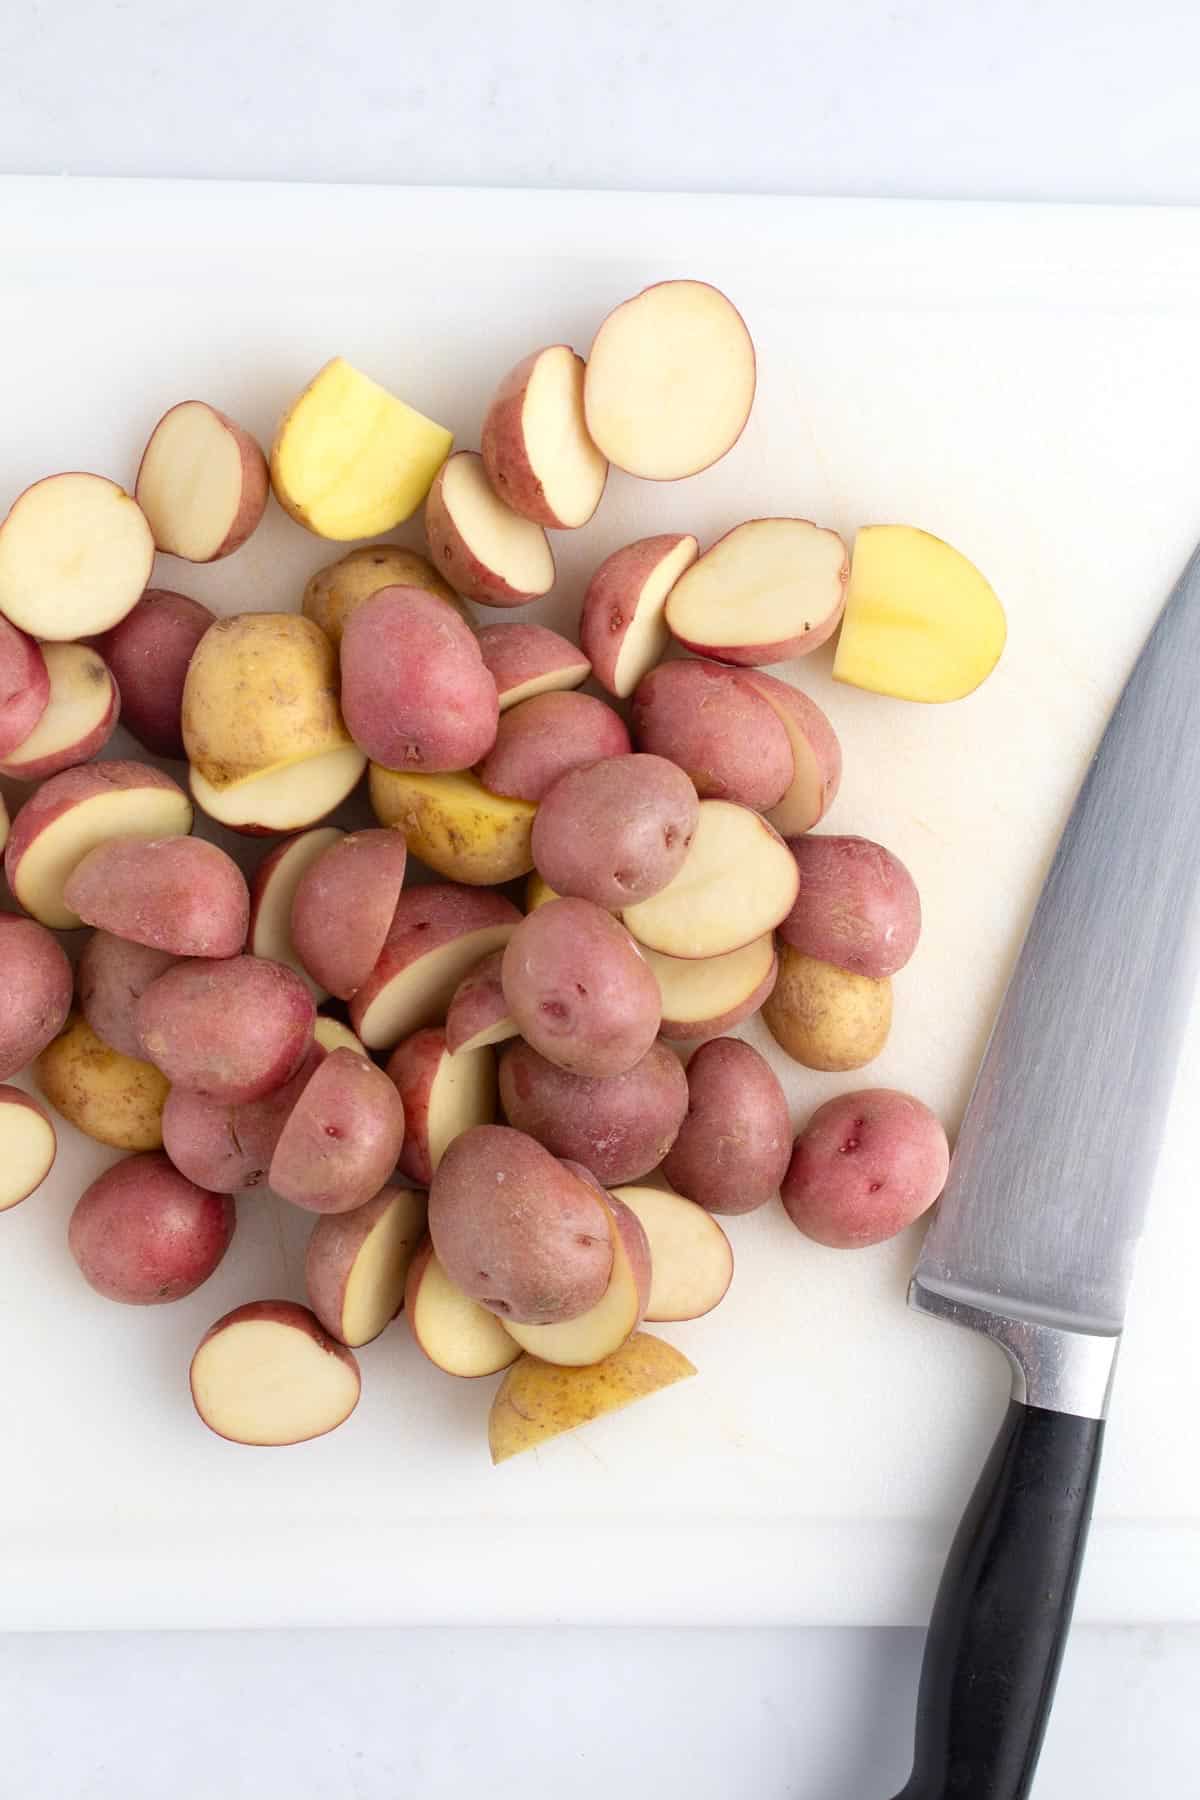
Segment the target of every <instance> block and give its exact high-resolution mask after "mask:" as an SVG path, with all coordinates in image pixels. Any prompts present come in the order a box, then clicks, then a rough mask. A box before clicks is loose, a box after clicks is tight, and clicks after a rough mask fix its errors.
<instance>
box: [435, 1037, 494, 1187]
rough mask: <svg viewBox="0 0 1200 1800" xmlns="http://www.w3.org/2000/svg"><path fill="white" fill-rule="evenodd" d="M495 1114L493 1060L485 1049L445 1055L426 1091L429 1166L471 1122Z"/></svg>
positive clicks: (485, 1120) (491, 1118)
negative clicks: (429, 1087)
mask: <svg viewBox="0 0 1200 1800" xmlns="http://www.w3.org/2000/svg"><path fill="white" fill-rule="evenodd" d="M495 1117H496V1059H495V1057H494V1056H493V1055H492V1053H491V1051H490V1050H488V1049H474V1050H471V1049H463V1050H459V1051H458V1052H457V1053H456V1054H455V1055H454V1056H451V1055H450V1054H449V1053H447V1054H445V1055H444V1056H443V1057H442V1059H441V1061H440V1062H439V1064H438V1068H437V1073H436V1074H435V1075H434V1078H433V1086H432V1087H431V1089H430V1091H429V1114H428V1135H429V1166H430V1168H432V1169H436V1168H437V1166H438V1164H439V1163H440V1162H441V1160H442V1158H443V1156H444V1155H445V1154H446V1151H447V1149H448V1148H449V1146H450V1145H451V1144H452V1143H453V1142H454V1140H455V1138H456V1137H459V1136H460V1135H461V1133H462V1132H464V1131H470V1129H471V1128H472V1126H474V1125H490V1124H492V1122H493V1121H494V1119H495Z"/></svg>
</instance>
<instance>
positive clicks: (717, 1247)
mask: <svg viewBox="0 0 1200 1800" xmlns="http://www.w3.org/2000/svg"><path fill="white" fill-rule="evenodd" d="M613 1193H614V1194H615V1195H616V1197H617V1199H618V1200H623V1201H624V1202H625V1204H626V1206H627V1207H629V1209H630V1211H631V1212H635V1213H636V1214H637V1216H638V1218H639V1219H640V1220H641V1222H642V1229H643V1230H644V1231H645V1233H646V1238H647V1241H648V1242H649V1245H650V1267H651V1275H650V1299H649V1301H648V1302H647V1304H646V1315H645V1316H646V1320H647V1322H648V1323H651V1324H653V1323H654V1322H655V1321H664V1322H665V1321H667V1320H676V1319H699V1318H702V1317H703V1316H704V1314H705V1313H707V1312H711V1311H712V1309H713V1307H714V1306H716V1305H717V1304H718V1303H719V1302H720V1301H721V1300H723V1299H724V1298H725V1295H726V1293H727V1291H728V1288H729V1284H730V1282H731V1281H732V1280H733V1247H732V1245H731V1244H730V1242H729V1239H728V1238H727V1237H726V1235H725V1233H724V1232H723V1231H722V1229H721V1227H720V1226H719V1225H718V1223H717V1221H716V1220H715V1219H714V1218H713V1216H712V1214H711V1213H708V1212H705V1210H704V1208H703V1207H702V1206H697V1205H696V1202H695V1201H694V1200H687V1199H685V1198H684V1196H683V1195H682V1194H675V1193H672V1192H671V1190H670V1189H669V1188H657V1187H643V1186H634V1187H619V1188H614V1189H613Z"/></svg>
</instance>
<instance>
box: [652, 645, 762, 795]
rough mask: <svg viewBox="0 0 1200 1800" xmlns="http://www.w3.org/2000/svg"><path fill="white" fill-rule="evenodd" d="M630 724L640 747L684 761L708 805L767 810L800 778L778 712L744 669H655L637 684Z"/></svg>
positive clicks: (704, 665)
mask: <svg viewBox="0 0 1200 1800" xmlns="http://www.w3.org/2000/svg"><path fill="white" fill-rule="evenodd" d="M629 726H630V730H631V731H632V733H633V741H634V743H635V744H636V745H637V747H638V749H639V750H643V751H648V752H649V753H650V754H651V755H654V756H665V757H667V758H668V759H669V760H670V761H671V762H673V763H677V764H678V765H679V767H680V768H681V769H683V770H685V771H686V773H687V774H688V776H689V777H690V778H691V781H692V783H693V785H694V786H695V789H696V792H697V793H698V794H699V796H700V798H701V799H702V800H735V801H737V802H739V803H740V804H741V805H742V806H752V807H754V809H755V811H756V812H766V811H767V810H768V809H769V808H770V807H772V806H776V805H777V804H778V803H779V802H780V801H781V800H782V799H783V797H784V795H785V794H786V793H787V791H788V788H789V786H790V785H791V782H792V779H793V776H794V774H795V761H794V758H793V755H792V748H791V745H790V744H789V742H788V734H787V732H786V730H785V729H784V725H783V722H782V720H781V719H780V718H779V717H778V715H777V713H776V712H775V710H774V708H772V707H771V706H770V704H769V703H768V702H767V700H766V699H765V698H764V697H763V696H762V695H761V694H759V693H757V692H756V691H755V690H754V689H753V688H752V687H750V686H749V684H748V683H747V681H746V680H745V679H744V677H743V675H742V673H741V672H740V671H739V670H737V669H727V668H724V667H722V665H721V664H720V663H712V662H667V663H663V664H662V665H661V666H660V667H659V668H657V669H651V671H650V673H649V674H648V675H646V676H645V677H644V678H643V679H642V680H641V681H640V682H639V683H638V687H637V691H636V693H635V694H634V696H633V706H632V709H631V711H630V719H629Z"/></svg>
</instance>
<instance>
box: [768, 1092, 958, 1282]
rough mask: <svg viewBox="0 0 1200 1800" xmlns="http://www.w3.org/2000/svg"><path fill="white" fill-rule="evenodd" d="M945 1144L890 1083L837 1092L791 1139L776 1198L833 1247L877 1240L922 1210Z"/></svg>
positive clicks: (939, 1183)
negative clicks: (781, 1181)
mask: <svg viewBox="0 0 1200 1800" xmlns="http://www.w3.org/2000/svg"><path fill="white" fill-rule="evenodd" d="M949 1168H950V1147H949V1145H948V1144H947V1142H946V1133H945V1131H944V1130H943V1129H942V1126H941V1123H940V1121H939V1120H938V1119H937V1118H936V1117H935V1116H934V1114H933V1113H931V1112H930V1110H929V1108H928V1107H927V1106H924V1105H922V1103H921V1101H920V1100H914V1099H913V1097H912V1095H911V1094H901V1093H897V1092H896V1091H895V1090H894V1089H892V1088H866V1089H864V1090H863V1091H862V1092H861V1093H857V1094H839V1095H838V1097H837V1098H836V1099H835V1100H827V1101H826V1103H825V1105H824V1106H819V1107H818V1108H817V1110H816V1112H815V1113H814V1114H813V1116H812V1118H811V1119H810V1120H809V1121H808V1124H807V1125H806V1126H805V1127H804V1129H803V1131H801V1133H800V1134H799V1136H798V1137H797V1139H796V1143H795V1148H794V1149H793V1151H792V1159H791V1162H790V1163H789V1164H788V1168H787V1173H786V1175H785V1177H784V1181H783V1188H782V1194H783V1204H784V1207H785V1209H786V1211H787V1215H788V1218H789V1219H790V1220H791V1221H792V1224H793V1225H794V1226H795V1227H796V1228H797V1230H798V1231H802V1232H803V1233H804V1235H805V1236H806V1237H810V1238H814V1239H815V1240H816V1242H817V1243H818V1244H827V1245H829V1246H830V1248H831V1249H834V1250H861V1249H864V1248H865V1247H866V1246H867V1245H868V1244H881V1243H883V1241H884V1240H885V1239H886V1238H890V1237H894V1236H895V1235H896V1233H897V1232H898V1231H903V1230H904V1228H905V1227H906V1226H907V1225H911V1224H912V1222H913V1220H914V1219H917V1218H919V1217H920V1216H921V1214H922V1213H923V1212H927V1211H928V1209H929V1208H930V1207H931V1206H932V1205H933V1203H934V1201H935V1200H936V1199H937V1197H938V1195H939V1194H940V1193H941V1191H942V1189H943V1188H944V1187H945V1185H946V1176H947V1174H948V1172H949Z"/></svg>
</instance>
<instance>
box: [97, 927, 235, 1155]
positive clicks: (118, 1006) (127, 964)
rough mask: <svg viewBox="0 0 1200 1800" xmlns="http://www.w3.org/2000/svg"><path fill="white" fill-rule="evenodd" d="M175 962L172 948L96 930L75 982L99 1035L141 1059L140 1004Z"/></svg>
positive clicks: (129, 1054)
mask: <svg viewBox="0 0 1200 1800" xmlns="http://www.w3.org/2000/svg"><path fill="white" fill-rule="evenodd" d="M175 961H176V958H175V957H174V956H173V955H172V954H171V952H170V951H169V950H152V949H150V948H148V946H147V945H145V944H134V943H131V942H130V941H129V939H128V938H120V937H115V936H114V935H113V933H112V932H111V931H93V933H92V935H91V937H90V938H89V939H88V941H87V943H86V944H85V945H84V947H83V953H82V955H81V956H80V958H79V964H78V967H77V969H76V972H75V981H76V987H77V989H78V993H79V1007H80V1011H81V1012H82V1013H83V1016H84V1018H85V1019H86V1020H87V1022H88V1024H89V1025H90V1026H91V1028H92V1030H93V1031H94V1032H95V1034H96V1036H97V1037H98V1038H102V1039H103V1040H104V1042H105V1043H106V1044H111V1045H112V1048H113V1049H114V1050H119V1051H120V1052H121V1055H122V1056H134V1057H139V1058H140V1056H141V1054H142V1043H141V1039H140V1038H139V1037H138V1034H137V1027H136V1025H135V1024H134V1014H135V1012H136V1010H137V1003H138V1001H139V1000H140V999H141V997H142V995H143V994H144V993H145V991H146V989H147V988H148V987H149V986H150V983H151V982H152V981H157V980H158V978H159V976H160V975H165V974H166V972H167V970H168V969H169V968H170V967H171V965H172V964H173V963H174V962H175ZM184 1173H185V1174H186V1173H187V1171H186V1170H185V1171H184ZM200 1185H201V1187H211V1186H212V1183H211V1182H201V1184H200Z"/></svg>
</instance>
